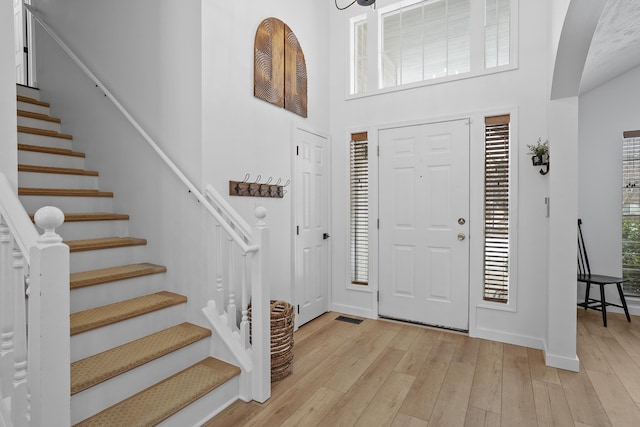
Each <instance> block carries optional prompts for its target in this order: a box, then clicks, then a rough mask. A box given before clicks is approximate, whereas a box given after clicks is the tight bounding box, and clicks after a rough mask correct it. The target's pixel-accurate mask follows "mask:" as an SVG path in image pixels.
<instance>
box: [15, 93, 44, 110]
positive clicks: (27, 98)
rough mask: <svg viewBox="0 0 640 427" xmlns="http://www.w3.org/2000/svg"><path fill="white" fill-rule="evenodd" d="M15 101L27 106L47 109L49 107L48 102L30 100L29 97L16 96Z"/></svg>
mask: <svg viewBox="0 0 640 427" xmlns="http://www.w3.org/2000/svg"><path fill="white" fill-rule="evenodd" d="M17 100H18V102H26V103H27V104H34V105H39V106H41V107H47V108H48V107H50V105H49V103H48V102H44V101H40V100H38V99H35V98H31V97H29V96H24V95H18V96H17Z"/></svg>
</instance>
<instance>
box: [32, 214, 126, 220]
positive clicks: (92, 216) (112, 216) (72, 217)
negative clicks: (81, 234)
mask: <svg viewBox="0 0 640 427" xmlns="http://www.w3.org/2000/svg"><path fill="white" fill-rule="evenodd" d="M29 217H30V218H31V221H34V217H35V214H29ZM128 219H129V215H127V214H116V213H109V212H85V213H65V214H64V222H81V221H127V220H128Z"/></svg>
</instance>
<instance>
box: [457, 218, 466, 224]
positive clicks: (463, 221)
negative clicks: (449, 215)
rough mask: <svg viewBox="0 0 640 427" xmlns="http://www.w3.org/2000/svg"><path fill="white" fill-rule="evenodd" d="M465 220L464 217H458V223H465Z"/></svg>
mask: <svg viewBox="0 0 640 427" xmlns="http://www.w3.org/2000/svg"><path fill="white" fill-rule="evenodd" d="M465 222H466V221H465V220H464V218H458V224H460V225H464V223H465Z"/></svg>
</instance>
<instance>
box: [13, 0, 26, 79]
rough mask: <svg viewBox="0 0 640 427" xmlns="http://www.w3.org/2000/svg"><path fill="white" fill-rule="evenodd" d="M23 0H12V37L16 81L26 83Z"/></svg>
mask: <svg viewBox="0 0 640 427" xmlns="http://www.w3.org/2000/svg"><path fill="white" fill-rule="evenodd" d="M22 2H23V0H13V39H14V51H15V52H14V53H15V57H16V83H19V84H22V85H26V84H27V65H26V62H27V59H26V56H27V54H26V53H25V46H26V32H25V25H24V24H25V22H24V8H23V7H22Z"/></svg>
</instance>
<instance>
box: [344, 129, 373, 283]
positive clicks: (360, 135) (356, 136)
mask: <svg viewBox="0 0 640 427" xmlns="http://www.w3.org/2000/svg"><path fill="white" fill-rule="evenodd" d="M356 144H366V148H365V150H366V159H365V161H364V162H363V161H362V159H360V162H361V163H360V164H361V166H362V167H363V168H366V170H365V173H366V190H365V192H366V196H365V200H364V201H366V208H365V209H366V212H365V213H366V220H365V221H364V224H360V227H357V229H356V231H354V223H353V222H354V210H353V196H354V191H353V180H354V176H353V172H354V168H353V153H354V146H355V145H356ZM370 151H371V143H370V141H369V137H368V132H356V133H352V134H351V138H350V141H349V284H350V286H352V287H357V288H367V287H369V285H370V284H371V235H370V232H369V231H370V230H369V227H370V219H371V209H370V204H371V200H370V199H371V197H370V193H371V185H370V184H371V168H370V163H371V157H370ZM359 197H360V196H359ZM361 203H362V200H361ZM358 229H359V230H360V232H358V231H357V230H358ZM354 234H355V235H356V236H357V235H361V234H364V235H365V236H364V238H365V239H366V242H367V243H366V255H365V257H366V266H365V267H364V269H365V270H366V281H365V280H358V279H359V278H361V276H358V272H359V271H361V269H360V268H358V266H357V265H356V262H357V260H358V259H361V258H362V256H361V255H358V251H357V250H355V247H354ZM356 246H357V244H356ZM354 250H355V252H354Z"/></svg>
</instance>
